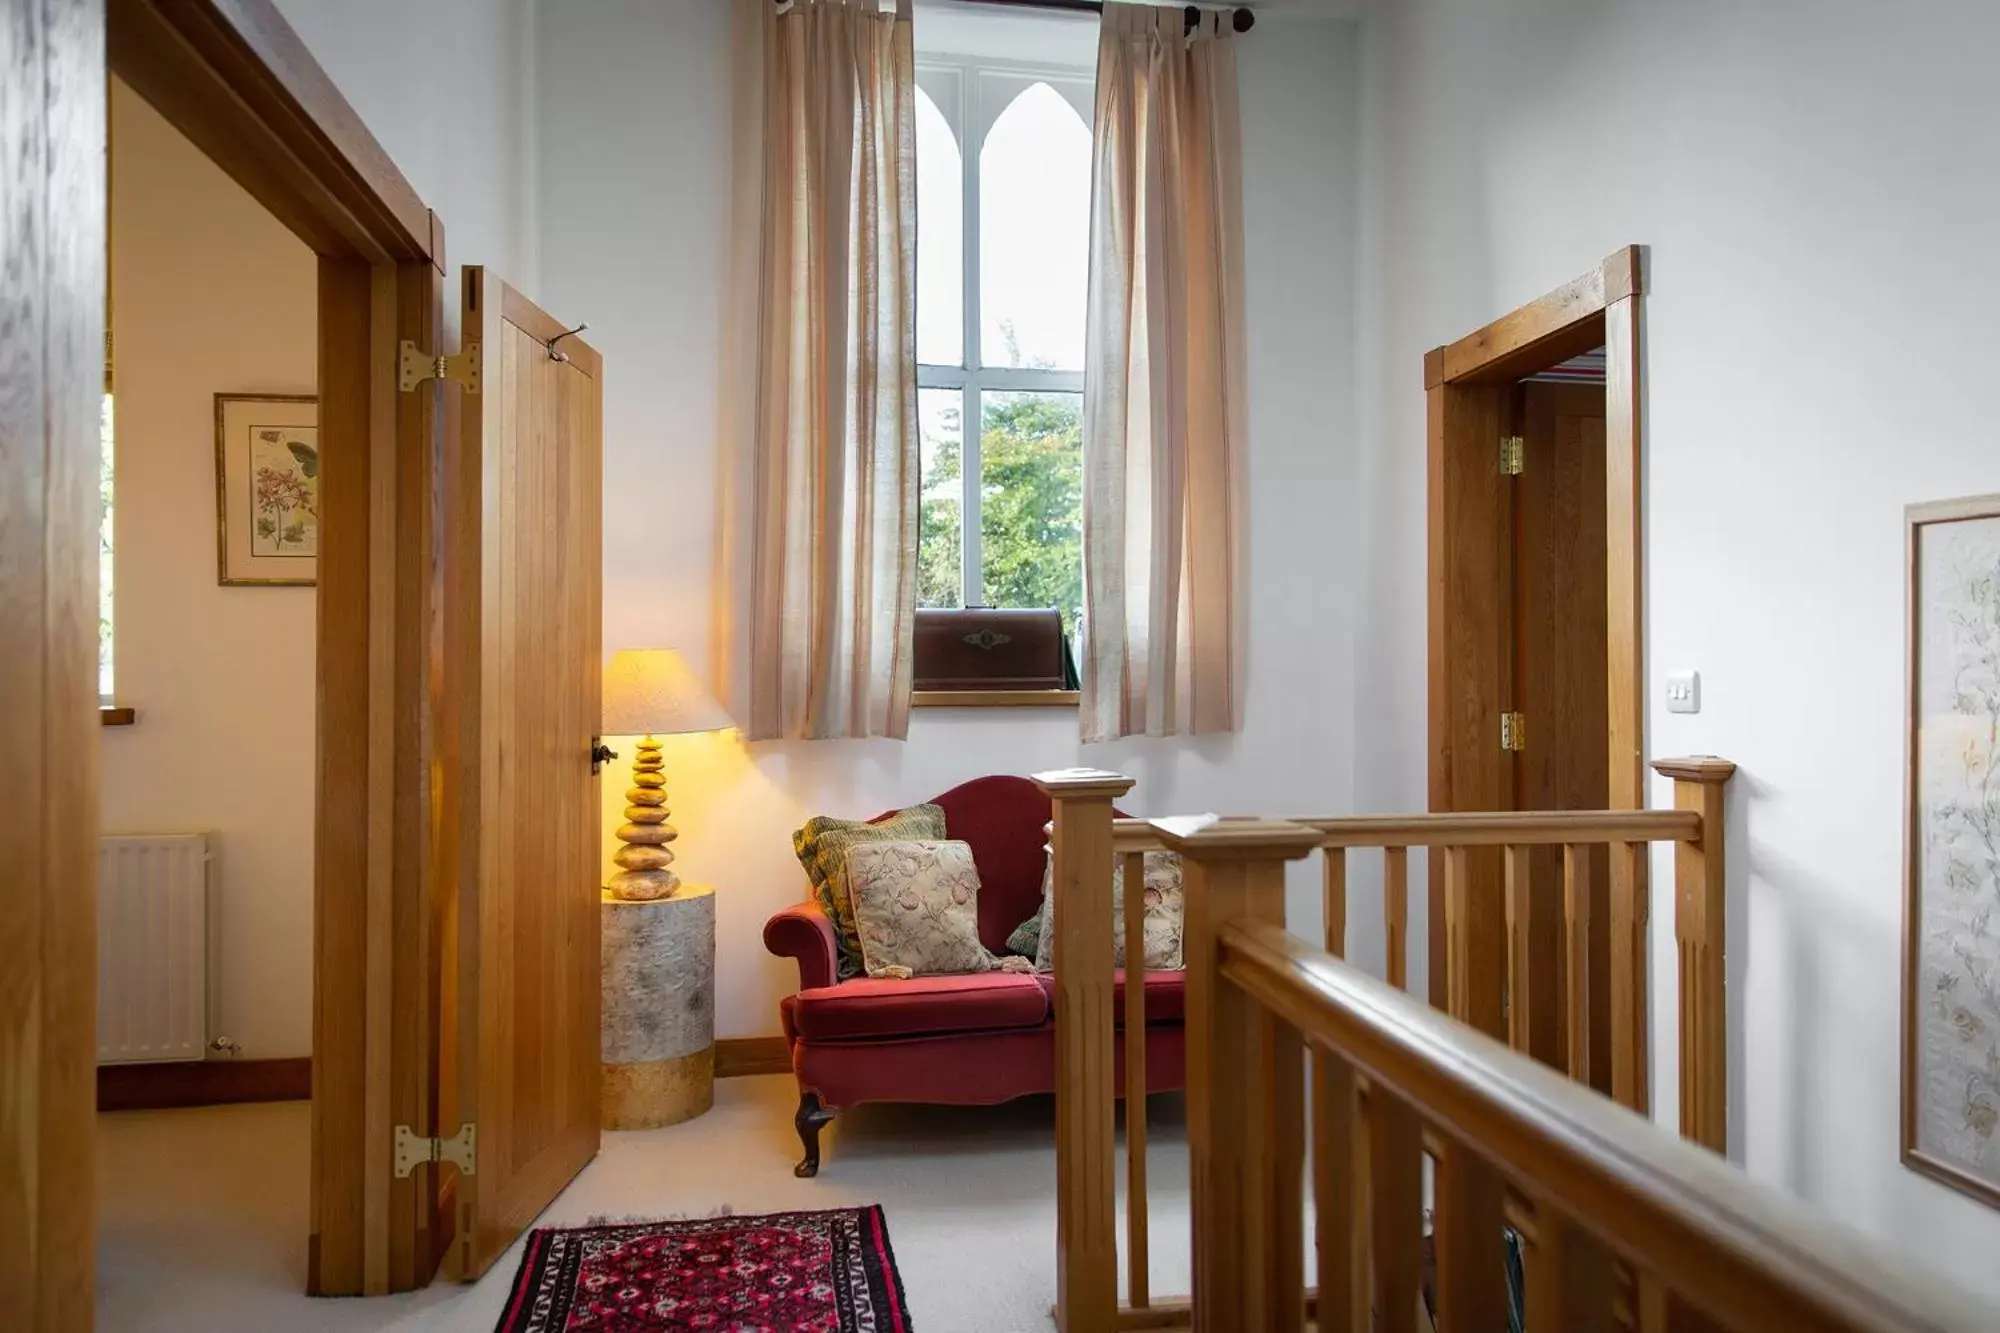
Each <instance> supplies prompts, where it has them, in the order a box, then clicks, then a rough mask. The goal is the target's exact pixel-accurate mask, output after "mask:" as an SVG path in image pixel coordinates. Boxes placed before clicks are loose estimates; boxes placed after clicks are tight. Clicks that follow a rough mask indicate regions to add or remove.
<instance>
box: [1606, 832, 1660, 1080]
mask: <svg viewBox="0 0 2000 1333" xmlns="http://www.w3.org/2000/svg"><path fill="white" fill-rule="evenodd" d="M1646 879H1647V865H1646V844H1645V843H1643V842H1614V843H1612V844H1611V1095H1612V1097H1613V1098H1614V1099H1615V1100H1616V1101H1617V1102H1618V1103H1619V1104H1620V1105H1622V1106H1626V1107H1629V1108H1631V1109H1632V1110H1634V1111H1637V1112H1639V1113H1640V1114H1641V1115H1644V1114H1646V1113H1647V1112H1648V1111H1649V1110H1650V1109H1651V1105H1652V1096H1651V1093H1650V1091H1649V1088H1648V1084H1649V1083H1650V1082H1651V1074H1652V1071H1651V1069H1649V1068H1648V1066H1647V1060H1648V1048H1649V1042H1648V1040H1647V1032H1646V1021H1647V1012H1648V1001H1647V996H1648V994H1649V990H1650V987H1649V981H1650V972H1649V971H1648V966H1649V961H1650V960H1649V954H1648V950H1647V943H1648V941H1647V936H1646V930H1647V922H1648V920H1649V919H1650V917H1651V909H1650V908H1649V906H1648V900H1649V898H1650V892H1649V890H1648V887H1647V883H1646Z"/></svg>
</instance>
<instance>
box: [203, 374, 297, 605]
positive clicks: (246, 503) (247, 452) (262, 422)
mask: <svg viewBox="0 0 2000 1333" xmlns="http://www.w3.org/2000/svg"><path fill="white" fill-rule="evenodd" d="M215 553H216V562H217V568H216V579H217V582H219V583H221V584H222V585H223V586H224V587H265V588H270V587H311V586H312V585H313V583H314V581H315V580H316V579H317V577H318V567H319V400H318V399H317V398H315V397H313V396H312V395H310V394H244V393H219V394H217V395H215Z"/></svg>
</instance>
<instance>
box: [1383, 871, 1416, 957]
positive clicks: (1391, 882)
mask: <svg viewBox="0 0 2000 1333" xmlns="http://www.w3.org/2000/svg"><path fill="white" fill-rule="evenodd" d="M1382 938H1383V941H1384V944H1385V948H1386V950H1387V953H1388V958H1387V960H1386V961H1387V964H1388V968H1387V971H1388V977H1389V984H1390V985H1391V986H1394V987H1395V988H1396V989H1397V990H1408V989H1409V988H1410V849H1409V848H1407V847H1384V848H1383V849H1382Z"/></svg>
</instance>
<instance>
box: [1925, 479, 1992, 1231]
mask: <svg viewBox="0 0 2000 1333" xmlns="http://www.w3.org/2000/svg"><path fill="white" fill-rule="evenodd" d="M1908 528H1909V644H1908V652H1909V664H1908V673H1909V685H1908V688H1909V716H1908V728H1909V730H1908V736H1907V740H1906V744H1907V746H1908V756H1909V757H1908V762H1907V769H1908V771H1907V774H1906V778H1905V781H1906V786H1905V802H1906V805H1907V824H1906V830H1905V837H1906V839H1907V843H1906V865H1905V867H1904V894H1905V898H1904V914H1903V1162H1904V1164H1905V1165H1906V1166H1909V1167H1910V1168H1912V1169H1913V1170H1916V1171H1921V1172H1923V1173H1924V1174H1925V1175H1928V1176H1932V1177H1935V1178H1936V1179H1938V1180H1941V1181H1943V1182H1944V1183H1945V1184H1947V1185H1950V1186H1952V1187H1954V1188H1955V1189H1959V1190H1962V1191H1963V1192H1965V1193H1966V1194H1969V1195H1971V1196H1973V1197H1974V1198H1976V1199H1980V1200H1982V1201H1984V1202H1986V1203H1989V1204H1992V1205H1993V1206H1995V1207H2000V495H1986V496H1977V497H1974V498H1972V499H1966V500H1946V501H1943V502H1940V503H1937V504H1926V505H1915V506H1912V507H1911V508H1910V510H1909V511H1908Z"/></svg>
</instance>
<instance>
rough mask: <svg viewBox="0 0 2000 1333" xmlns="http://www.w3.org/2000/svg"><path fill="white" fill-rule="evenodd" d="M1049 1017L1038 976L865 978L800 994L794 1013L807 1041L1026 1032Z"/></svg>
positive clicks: (1046, 1001) (988, 975)
mask: <svg viewBox="0 0 2000 1333" xmlns="http://www.w3.org/2000/svg"><path fill="white" fill-rule="evenodd" d="M1048 1016H1049V996H1048V992H1047V991H1046V990H1044V989H1043V988H1042V987H1041V986H1040V985H1038V984H1037V980H1036V978H1035V977H1033V976H1028V975H1024V974H1022V973H1018V972H982V973H979V974H977V975H973V976H961V977H915V978H912V979H911V980H908V981H877V980H875V979H874V978H872V977H863V978H859V979H857V980H854V981H846V982H842V983H841V984H840V985H838V986H821V987H819V988H817V989H815V990H802V991H800V992H799V993H798V995H797V996H796V997H795V998H794V1001H793V1007H792V1019H793V1022H794V1023H796V1024H797V1026H798V1032H799V1036H800V1038H802V1039H803V1040H805V1041H858V1040H867V1039H869V1038H875V1037H911V1036H920V1035H923V1034H925V1033H934V1032H990V1031H993V1030H995V1029H1001V1028H1031V1027H1039V1026H1040V1025H1041V1024H1042V1023H1044V1022H1045V1021H1047V1019H1048Z"/></svg>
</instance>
